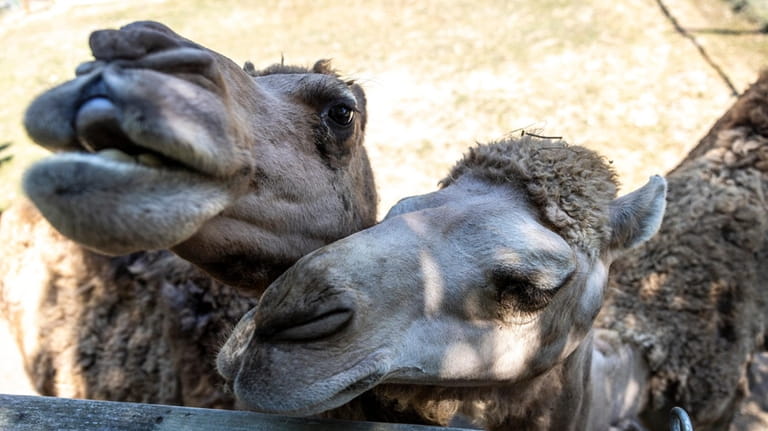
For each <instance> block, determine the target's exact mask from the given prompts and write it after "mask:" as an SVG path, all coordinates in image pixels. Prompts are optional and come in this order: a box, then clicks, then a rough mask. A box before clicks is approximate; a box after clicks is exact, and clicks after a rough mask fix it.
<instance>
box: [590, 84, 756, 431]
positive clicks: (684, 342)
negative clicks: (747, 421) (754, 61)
mask: <svg viewBox="0 0 768 431" xmlns="http://www.w3.org/2000/svg"><path fill="white" fill-rule="evenodd" d="M766 101H768V73H763V74H762V75H761V76H760V79H759V80H758V82H757V83H756V84H754V85H753V86H752V87H751V88H750V89H749V90H748V91H747V92H746V93H745V95H744V96H742V97H741V98H740V99H739V100H738V101H737V103H736V104H735V105H734V106H733V107H732V108H731V109H730V110H729V112H728V113H726V114H725V115H724V116H723V117H722V119H720V120H719V121H718V122H717V123H716V124H715V126H714V127H713V129H712V130H711V131H710V133H709V134H708V135H707V136H706V137H705V138H704V139H702V141H701V143H700V144H699V146H698V147H697V148H695V149H694V150H693V151H692V152H691V154H690V155H689V156H688V157H687V158H686V159H685V160H684V161H683V162H682V163H681V164H680V165H679V166H678V167H677V168H675V169H674V170H673V171H672V172H670V174H669V175H668V176H667V181H668V184H669V189H668V190H669V192H668V195H667V197H668V205H667V213H666V217H665V219H664V221H663V224H662V226H661V229H660V231H659V233H658V235H657V236H656V237H655V238H654V239H652V240H651V241H649V242H647V243H646V244H644V245H643V246H641V247H640V248H638V249H636V250H635V251H633V252H631V254H629V255H627V256H626V257H624V258H623V259H621V260H619V261H617V262H615V263H614V264H613V267H612V269H611V278H610V282H609V286H610V288H609V295H608V299H607V301H606V304H605V306H604V308H603V311H602V314H601V316H600V317H599V321H598V323H599V326H602V327H606V328H612V329H615V330H617V331H619V332H620V334H621V336H622V337H623V339H624V340H625V341H628V342H631V343H634V344H636V345H637V346H639V347H640V348H641V349H642V351H643V352H644V355H645V358H646V360H647V362H648V364H649V365H650V368H651V373H652V375H651V392H650V403H649V406H648V411H647V412H646V420H648V421H649V422H650V423H651V424H653V426H656V427H661V426H662V424H663V423H665V422H666V417H667V412H668V410H669V408H670V407H672V406H673V405H681V406H682V407H684V408H686V409H687V410H688V411H689V412H690V414H691V415H692V418H693V420H694V423H695V425H696V429H697V430H709V429H727V426H728V424H729V423H730V422H731V420H732V418H733V415H734V413H735V412H736V411H737V410H738V406H739V403H740V401H741V399H742V398H743V397H744V395H745V393H746V392H747V381H746V372H747V367H748V365H749V362H750V359H751V357H752V354H753V352H754V351H755V348H756V347H758V346H759V345H761V344H764V343H765V324H766V322H765V318H766V316H768V310H767V309H766V295H765V292H762V291H761V289H762V288H764V286H765V283H766V281H767V280H768V278H766V275H768V272H766V271H768V270H767V269H766V266H765V262H766V257H768V253H767V250H766V247H765V245H766V244H765V240H766V234H768V202H766V191H768V188H766V186H768V182H767V181H768V103H766Z"/></svg>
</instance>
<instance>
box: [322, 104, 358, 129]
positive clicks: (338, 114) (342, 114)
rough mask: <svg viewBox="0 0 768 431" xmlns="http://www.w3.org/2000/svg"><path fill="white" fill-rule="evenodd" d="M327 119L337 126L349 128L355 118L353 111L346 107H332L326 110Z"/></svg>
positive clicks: (340, 105)
mask: <svg viewBox="0 0 768 431" xmlns="http://www.w3.org/2000/svg"><path fill="white" fill-rule="evenodd" d="M328 118H330V119H331V121H333V122H334V123H336V124H338V125H339V126H349V125H350V124H352V120H353V119H354V118H355V110H354V109H352V108H350V107H349V106H347V105H342V104H339V105H333V106H331V107H330V108H328Z"/></svg>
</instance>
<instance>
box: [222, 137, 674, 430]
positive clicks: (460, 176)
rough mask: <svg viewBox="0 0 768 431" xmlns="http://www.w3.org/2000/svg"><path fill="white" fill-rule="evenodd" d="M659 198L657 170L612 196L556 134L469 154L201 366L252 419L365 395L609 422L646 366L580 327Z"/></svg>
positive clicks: (299, 275) (309, 271) (424, 406)
mask: <svg viewBox="0 0 768 431" xmlns="http://www.w3.org/2000/svg"><path fill="white" fill-rule="evenodd" d="M665 190H666V183H665V181H664V180H663V179H662V178H661V177H658V176H656V177H652V178H651V180H650V181H649V183H648V184H647V185H646V186H644V187H643V188H641V189H638V190H637V191H635V192H632V193H630V194H628V195H626V196H624V197H621V198H616V196H615V194H616V183H615V174H614V172H613V170H612V169H611V167H610V166H609V165H608V163H607V162H606V161H605V160H604V159H602V158H601V157H599V156H597V155H596V154H595V153H594V152H592V151H589V150H587V149H585V148H582V147H576V146H567V145H566V144H565V143H563V142H561V141H546V140H538V139H533V138H530V137H524V138H521V139H519V140H509V141H503V142H498V143H494V144H491V145H481V146H478V147H477V148H474V149H472V150H470V152H469V153H468V154H467V155H466V156H465V157H464V159H463V160H462V161H460V162H459V163H458V164H457V165H456V166H455V167H454V168H453V170H452V172H451V173H450V175H449V176H448V177H447V178H446V179H444V180H443V182H442V189H441V190H439V191H437V192H434V193H430V194H427V195H423V196H417V197H411V198H407V199H404V200H402V201H401V202H400V203H398V204H397V205H396V206H395V207H393V208H392V210H390V213H389V214H388V216H387V217H386V219H385V220H384V221H382V222H381V223H380V224H378V225H376V226H374V227H372V228H369V229H367V230H365V231H362V232H359V233H357V234H354V235H352V236H350V237H347V238H345V239H342V240H340V241H338V242H336V243H334V244H331V245H329V246H326V247H323V248H321V249H319V250H317V251H315V252H313V253H311V254H309V255H307V256H306V257H304V258H302V259H301V260H300V261H299V262H298V263H297V264H296V265H295V266H294V267H292V268H291V269H290V270H288V271H287V272H286V273H285V274H283V275H282V276H281V277H280V278H279V279H278V280H277V281H275V283H273V284H272V285H271V286H270V287H269V288H268V289H267V291H266V292H265V293H264V295H263V296H262V298H261V300H260V303H259V305H258V306H257V307H256V308H254V309H253V310H252V311H251V312H249V313H248V314H246V315H245V316H244V317H243V319H242V320H241V321H240V323H239V324H238V326H237V327H236V328H235V331H234V333H233V335H232V336H231V337H230V338H229V340H228V341H227V343H226V344H225V346H224V348H223V349H222V351H221V352H220V353H219V356H218V361H217V365H218V369H219V371H220V372H221V373H222V375H224V376H225V378H227V379H228V380H229V381H230V382H231V383H232V385H233V388H234V392H235V394H236V396H237V397H238V399H239V400H240V401H241V402H242V403H243V404H244V405H245V406H247V407H249V408H252V409H256V410H260V411H266V412H275V413H285V414H292V415H311V414H317V413H320V412H323V411H325V410H329V409H332V408H335V407H339V406H342V405H343V404H344V403H347V402H349V401H350V400H352V399H353V398H355V397H356V396H358V395H361V394H363V393H364V392H365V391H367V390H369V389H373V393H374V395H375V397H376V398H377V399H378V400H379V401H381V402H382V403H384V404H386V403H387V402H391V401H394V402H395V404H396V405H397V406H398V407H399V408H400V409H401V410H404V411H405V410H408V411H414V412H416V413H417V414H418V415H420V416H421V417H422V418H424V419H426V420H428V421H433V422H437V423H442V424H445V423H447V422H448V421H449V420H450V419H451V418H452V417H454V416H455V415H456V414H457V413H461V414H463V415H466V416H468V417H470V418H472V419H473V420H475V421H477V422H478V423H479V424H481V425H483V426H485V427H486V428H488V429H521V430H522V429H538V430H542V429H548V430H598V429H607V428H608V427H609V426H624V425H626V424H627V423H630V422H632V420H633V419H634V418H635V417H636V415H637V413H639V411H640V409H641V407H642V399H641V397H639V394H642V393H644V391H645V390H646V387H647V383H646V382H647V377H648V370H647V368H645V367H644V362H643V360H642V358H641V357H640V355H639V352H638V351H637V350H636V349H634V348H632V347H630V346H628V345H622V344H620V343H619V342H618V339H617V338H616V337H613V336H611V334H610V333H603V332H597V331H596V330H594V329H593V327H592V324H593V322H594V319H595V317H596V316H597V314H598V311H599V310H600V307H601V305H602V303H603V294H604V291H605V285H606V281H607V277H608V267H609V265H610V264H611V261H612V260H613V259H615V258H616V257H617V256H619V255H620V254H621V253H623V252H624V251H626V250H627V249H629V248H631V247H634V246H636V245H638V244H640V243H642V242H643V241H645V240H647V239H648V238H650V237H651V236H652V235H653V234H654V233H655V232H656V229H657V228H658V226H659V224H660V223H661V219H662V215H663V212H664V207H665V200H664V197H665Z"/></svg>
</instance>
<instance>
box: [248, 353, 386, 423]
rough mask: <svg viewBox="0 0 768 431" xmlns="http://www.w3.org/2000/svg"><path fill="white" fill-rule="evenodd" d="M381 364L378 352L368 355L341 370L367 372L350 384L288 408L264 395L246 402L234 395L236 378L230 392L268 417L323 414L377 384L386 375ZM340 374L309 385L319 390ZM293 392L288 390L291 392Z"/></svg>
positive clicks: (380, 354) (270, 396) (380, 356)
mask: <svg viewBox="0 0 768 431" xmlns="http://www.w3.org/2000/svg"><path fill="white" fill-rule="evenodd" d="M382 363H388V360H387V358H386V355H384V354H382V353H381V352H374V353H371V354H369V355H368V356H366V357H365V358H363V359H361V360H360V361H358V362H357V363H356V364H355V365H353V366H351V367H349V368H348V369H346V370H345V371H344V372H350V371H354V370H360V371H367V372H365V373H363V374H362V376H360V377H357V378H355V379H354V381H352V382H351V383H348V384H345V385H343V386H341V388H340V389H338V390H336V391H334V392H333V393H332V394H330V395H328V396H324V397H322V399H319V400H318V399H316V400H305V401H304V402H302V401H301V400H298V401H294V403H293V405H291V406H284V405H283V406H280V405H274V404H272V401H274V399H275V397H273V396H272V395H267V396H266V397H265V398H264V401H266V402H260V400H253V399H250V400H249V399H248V398H249V397H247V396H246V397H241V396H240V395H239V394H238V392H239V391H238V390H237V379H236V381H235V382H236V384H235V388H234V389H235V394H236V395H237V398H238V399H239V400H240V401H242V402H244V403H245V405H246V406H249V408H251V409H253V410H256V411H260V412H264V413H271V414H283V415H288V416H311V415H316V414H320V413H323V412H325V411H328V410H331V409H334V408H336V407H340V406H342V405H344V404H346V403H348V402H349V401H351V400H353V399H354V398H356V397H358V396H359V395H361V394H363V393H364V392H365V391H367V390H370V389H372V388H373V387H375V386H376V385H378V384H379V383H381V382H382V380H384V379H385V378H386V377H387V374H388V373H387V372H384V371H382V370H381V368H382V367H381V364H382ZM340 374H341V373H338V374H336V375H334V376H332V377H331V378H329V379H326V380H325V381H323V382H319V383H316V384H314V385H310V386H319V387H321V388H324V387H327V384H326V382H327V381H328V380H331V381H333V380H339V379H342V378H343V377H342V376H340ZM331 384H332V383H331ZM312 389H313V388H312V387H310V388H309V389H308V390H309V391H312ZM321 390H322V389H321ZM296 392H297V391H292V393H296ZM299 392H300V391H299Z"/></svg>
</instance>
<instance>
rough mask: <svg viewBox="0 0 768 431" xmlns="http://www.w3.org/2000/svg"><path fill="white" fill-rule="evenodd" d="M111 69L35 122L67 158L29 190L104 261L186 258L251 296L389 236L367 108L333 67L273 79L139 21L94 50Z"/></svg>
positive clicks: (42, 110)
mask: <svg viewBox="0 0 768 431" xmlns="http://www.w3.org/2000/svg"><path fill="white" fill-rule="evenodd" d="M90 46H91V50H92V52H93V56H94V57H95V59H94V60H93V61H90V62H87V63H84V64H82V65H81V66H79V67H78V69H77V71H76V75H77V76H76V77H75V78H74V79H73V80H71V81H69V82H66V83H64V84H62V85H60V86H58V87H55V88H53V89H51V90H49V91H47V92H45V93H43V94H42V95H40V96H38V97H37V98H36V99H35V100H34V101H33V102H32V104H31V105H30V106H29V108H28V110H27V112H26V116H25V119H24V123H25V126H26V128H27V131H28V133H29V135H30V136H31V138H32V139H33V140H34V141H35V142H37V143H38V144H40V145H42V146H44V147H46V148H48V149H50V150H52V151H54V152H56V154H55V155H53V156H51V157H49V158H47V159H44V160H43V161H41V162H39V163H37V164H35V165H33V166H32V167H31V168H30V169H29V170H28V171H27V173H26V175H25V178H24V183H23V185H24V190H25V191H26V193H27V195H28V196H29V197H30V199H31V200H32V201H33V202H34V203H35V205H36V206H37V207H38V208H39V209H40V211H41V212H42V213H43V215H44V216H45V217H46V218H47V219H48V220H49V221H50V222H51V224H53V226H54V227H56V228H57V229H58V230H59V231H60V232H62V233H63V234H64V235H66V236H68V237H70V238H71V239H73V240H75V241H77V242H79V243H81V244H83V245H85V246H87V247H89V248H92V249H95V250H97V251H101V252H104V253H107V254H124V253H130V252H134V251H138V250H147V249H159V248H172V249H173V250H174V251H175V252H176V253H178V254H179V255H181V256H182V257H184V258H186V259H188V260H190V261H192V262H193V263H195V264H197V265H198V266H200V267H201V268H203V269H204V270H206V271H208V272H209V273H211V274H212V275H214V276H215V277H217V278H219V279H221V280H223V281H225V282H228V283H231V284H235V285H238V286H241V287H258V286H262V288H263V287H264V286H266V284H267V283H268V282H269V281H271V280H272V279H274V278H275V277H276V276H277V275H279V274H280V273H281V272H282V271H283V270H284V269H285V268H287V267H288V266H290V265H291V264H292V263H293V262H295V261H296V260H297V259H298V258H299V257H301V256H303V255H304V254H306V253H307V252H309V251H311V250H313V249H315V248H318V247H320V246H322V245H324V244H327V243H329V242H332V241H333V240H335V239H338V238H341V237H344V236H346V235H348V234H350V233H352V232H355V231H358V230H360V229H362V228H364V227H367V226H369V225H371V224H373V223H374V222H375V213H376V195H375V189H374V185H373V176H372V173H371V171H370V166H369V163H368V159H367V155H366V152H365V149H364V148H363V146H362V143H363V133H364V129H365V121H366V110H365V96H364V94H363V91H362V89H361V88H360V87H359V86H358V85H356V84H355V83H353V82H351V81H344V80H342V79H340V78H339V76H338V75H336V74H335V73H334V72H333V70H332V69H331V68H330V65H329V64H328V62H326V61H319V62H318V63H317V64H315V66H314V67H313V68H312V69H306V68H300V67H291V66H283V65H275V66H271V67H269V68H267V69H265V70H262V71H257V70H255V69H254V68H253V66H252V65H250V64H246V67H245V69H241V68H240V67H238V66H237V65H236V64H234V63H233V62H232V61H231V60H229V59H227V58H226V57H224V56H222V55H220V54H217V53H216V52H213V51H211V50H209V49H206V48H204V47H202V46H200V45H198V44H196V43H194V42H192V41H190V40H188V39H185V38H183V37H181V36H179V35H177V34H176V33H174V32H173V31H171V30H170V29H168V28H167V27H165V26H164V25H162V24H159V23H154V22H137V23H133V24H130V25H127V26H125V27H123V28H121V29H119V30H101V31H96V32H94V33H93V34H92V35H91V37H90Z"/></svg>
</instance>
